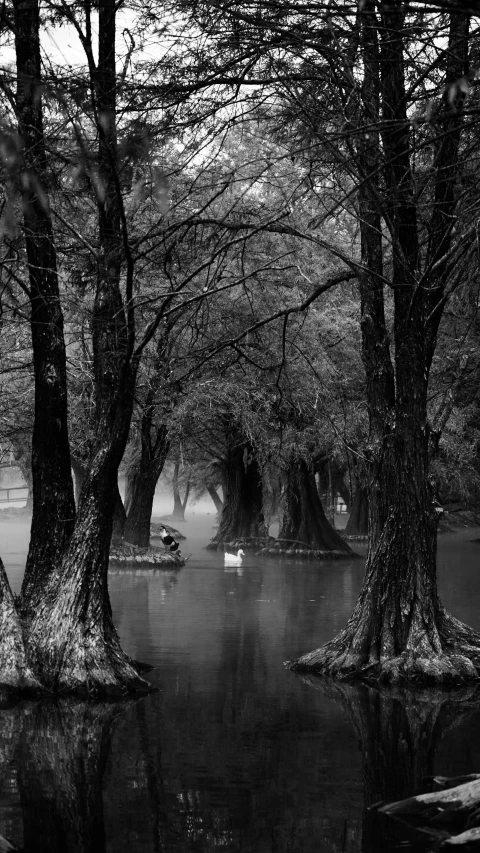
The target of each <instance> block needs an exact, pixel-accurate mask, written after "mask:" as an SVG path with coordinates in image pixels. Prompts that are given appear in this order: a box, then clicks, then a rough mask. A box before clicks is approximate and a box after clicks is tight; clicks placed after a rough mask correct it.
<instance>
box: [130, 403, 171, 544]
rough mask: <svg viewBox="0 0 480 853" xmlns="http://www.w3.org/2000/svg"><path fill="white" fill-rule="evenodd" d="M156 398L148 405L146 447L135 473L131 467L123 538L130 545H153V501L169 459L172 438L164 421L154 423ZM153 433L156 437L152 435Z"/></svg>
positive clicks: (144, 431)
mask: <svg viewBox="0 0 480 853" xmlns="http://www.w3.org/2000/svg"><path fill="white" fill-rule="evenodd" d="M152 417H153V398H152V400H151V401H150V402H148V404H147V405H146V406H145V409H144V415H143V418H142V427H141V435H142V448H141V454H140V457H139V458H138V463H137V467H136V469H135V472H133V471H132V468H130V470H129V482H130V484H131V492H130V495H131V496H130V499H129V508H128V514H127V520H126V523H125V528H124V531H123V537H124V539H125V541H126V542H128V543H129V544H130V545H135V546H136V547H138V548H148V546H149V545H150V522H151V518H152V509H153V500H154V497H155V487H156V485H157V482H158V478H159V477H160V474H161V473H162V471H163V466H164V465H165V460H166V458H167V454H168V449H169V441H168V430H167V427H166V426H165V425H164V424H161V425H160V426H158V427H156V428H154V427H153V425H152ZM152 432H153V436H152Z"/></svg>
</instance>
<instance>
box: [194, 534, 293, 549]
mask: <svg viewBox="0 0 480 853" xmlns="http://www.w3.org/2000/svg"><path fill="white" fill-rule="evenodd" d="M275 541H276V540H275V539H274V538H273V536H239V537H238V538H237V539H228V540H224V541H220V542H217V541H216V540H215V539H212V541H211V542H209V543H208V545H206V546H205V550H207V551H227V550H228V551H238V549H239V548H242V549H243V550H244V551H257V550H258V549H259V548H265V547H267V545H271V544H272V543H273V542H275Z"/></svg>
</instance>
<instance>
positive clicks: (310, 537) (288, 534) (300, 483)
mask: <svg viewBox="0 0 480 853" xmlns="http://www.w3.org/2000/svg"><path fill="white" fill-rule="evenodd" d="M283 501H284V513H283V520H282V526H281V528H280V532H279V534H278V538H279V541H281V540H287V541H290V542H299V543H302V544H304V545H307V546H309V547H310V548H313V549H315V550H319V551H344V552H345V554H351V553H352V551H351V548H350V547H349V546H348V545H347V543H346V542H345V540H344V539H342V537H341V536H340V535H339V534H338V533H337V531H336V530H335V529H334V528H333V527H332V525H331V524H330V522H329V521H328V519H327V518H326V516H325V513H324V511H323V506H322V502H321V500H320V496H319V494H318V489H317V484H316V482H315V474H314V472H313V470H311V469H310V468H309V466H308V463H307V462H306V460H305V459H302V458H292V459H291V460H290V464H289V466H288V469H287V471H286V472H285V488H284V495H283Z"/></svg>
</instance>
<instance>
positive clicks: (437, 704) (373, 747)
mask: <svg viewBox="0 0 480 853" xmlns="http://www.w3.org/2000/svg"><path fill="white" fill-rule="evenodd" d="M297 677H299V678H300V679H301V680H302V681H304V682H305V683H306V684H308V685H309V686H310V687H312V688H314V689H316V690H318V691H320V692H321V693H324V694H325V695H328V696H331V697H332V698H334V699H335V701H337V702H338V703H339V704H340V705H341V707H342V708H343V709H344V710H345V711H346V713H347V714H348V716H349V718H350V719H351V721H352V723H353V725H354V728H355V731H356V733H357V737H358V743H359V748H360V752H361V754H362V760H363V783H364V814H363V821H362V845H361V851H362V853H378V851H379V850H382V851H394V850H398V849H399V848H405V847H408V849H409V850H411V851H413V850H415V851H422V850H426V849H429V850H430V849H431V848H432V846H433V844H434V842H435V840H436V838H435V834H434V833H433V832H432V835H431V836H429V835H425V834H424V832H419V831H418V830H417V829H416V828H415V821H413V824H412V825H411V826H410V825H408V823H406V822H404V821H400V820H392V819H391V818H386V817H385V816H383V815H382V814H381V813H378V812H377V811H376V809H375V808H371V807H372V806H374V804H377V805H378V804H379V803H380V802H383V803H392V802H396V801H398V800H403V799H406V798H408V797H412V796H415V795H417V794H421V793H426V792H428V791H431V790H432V788H433V780H434V775H435V764H436V762H435V759H436V753H437V750H438V748H439V745H440V742H441V740H442V739H443V738H444V737H445V736H446V734H447V733H448V732H449V730H450V729H452V728H456V727H458V726H459V725H461V723H462V722H463V723H464V722H465V721H466V720H467V719H468V718H471V719H472V720H473V719H474V717H475V715H476V716H478V706H479V699H480V688H478V686H476V685H475V686H471V687H466V688H465V687H464V688H461V689H457V690H450V691H449V690H437V689H424V690H422V689H419V688H417V689H405V688H403V689H398V688H393V689H392V688H379V687H371V686H365V685H353V684H346V683H342V682H338V681H329V680H327V679H320V678H315V676H304V675H303V676H300V675H299V676H297Z"/></svg>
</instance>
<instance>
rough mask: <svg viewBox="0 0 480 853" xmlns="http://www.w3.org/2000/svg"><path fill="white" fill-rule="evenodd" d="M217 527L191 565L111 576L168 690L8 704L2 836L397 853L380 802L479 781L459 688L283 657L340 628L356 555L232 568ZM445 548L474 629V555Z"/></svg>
mask: <svg viewBox="0 0 480 853" xmlns="http://www.w3.org/2000/svg"><path fill="white" fill-rule="evenodd" d="M210 523H211V520H210V521H209V523H208V524H206V523H205V520H204V519H203V520H202V519H198V521H196V522H195V524H192V525H191V526H190V525H189V524H187V525H186V527H185V532H186V533H187V535H188V551H191V552H192V557H191V559H190V560H189V561H188V563H187V565H186V566H185V567H184V568H183V569H181V571H180V572H177V571H174V572H172V571H171V570H168V571H164V570H161V569H154V570H151V569H136V568H129V569H123V568H115V569H113V570H112V572H110V573H109V586H110V593H111V599H112V607H113V612H114V618H115V623H116V625H117V627H118V629H119V632H120V635H121V639H122V643H123V645H124V647H125V648H126V650H127V651H128V653H129V654H131V655H132V657H134V658H136V659H139V660H143V661H146V662H148V663H150V664H152V665H154V666H155V667H156V669H155V670H154V671H153V672H152V673H149V674H148V678H149V679H150V680H151V681H152V682H153V684H154V685H155V686H156V687H157V688H158V692H157V693H155V694H153V695H151V696H148V697H145V698H142V699H141V700H139V701H138V702H133V703H129V704H126V705H125V704H123V703H120V704H119V705H106V706H103V705H101V706H95V705H89V704H82V703H75V702H74V703H71V702H61V703H45V702H43V703H38V704H36V705H22V706H19V707H18V708H13V709H12V708H10V709H8V708H7V709H3V710H0V785H1V792H0V834H2V835H5V836H6V837H8V838H10V839H11V840H12V841H14V842H15V843H17V844H18V845H20V846H23V844H24V843H25V849H26V850H32V845H33V850H35V851H41V853H43V851H46V850H49V851H50V853H51V851H53V853H56V851H59V850H62V853H69V851H74V853H77V851H81V853H84V851H85V853H86V851H87V850H92V853H93V851H94V850H95V851H96V850H100V851H101V850H102V849H104V850H108V851H115V853H127V851H128V853H131V851H132V850H134V851H135V853H153V851H162V852H163V853H204V851H205V853H207V851H212V850H214V849H215V848H220V849H223V850H226V851H229V853H237V851H238V853H267V851H268V853H272V851H275V853H362V851H363V853H373V851H375V853H380V851H382V853H389V851H392V853H393V850H394V849H398V847H397V845H400V844H403V842H404V841H405V839H406V836H405V834H404V831H403V828H401V830H400V829H399V830H398V833H399V834H395V833H396V832H397V830H395V831H394V830H393V829H392V826H391V824H390V823H388V826H385V825H383V826H382V825H380V822H379V821H378V819H377V817H376V816H375V814H373V813H372V812H370V811H368V810H367V806H368V805H369V804H371V803H372V802H374V801H376V800H380V799H389V800H392V799H393V800H395V799H398V798H401V797H403V796H406V795H409V794H411V793H413V792H414V791H415V790H420V789H421V790H426V788H425V786H423V787H420V786H421V785H423V783H422V777H423V776H424V775H427V776H428V775H432V774H433V773H436V774H443V775H446V776H455V775H462V774H464V773H468V772H475V771H477V772H478V771H479V770H480V739H479V738H478V735H477V732H478V730H479V727H480V709H479V710H478V711H477V710H476V706H475V703H474V708H473V709H472V707H471V706H472V701H471V700H470V699H469V698H468V697H466V696H465V695H464V696H463V697H462V702H459V701H457V704H455V701H456V700H455V696H458V695H459V694H451V695H448V696H447V697H445V696H443V695H439V696H435V697H434V696H433V694H429V698H428V701H427V697H425V696H423V694H418V693H414V694H411V695H410V694H404V695H400V694H398V695H395V694H393V693H390V694H388V695H387V694H385V693H379V692H378V691H375V690H373V688H365V687H358V688H353V687H348V686H345V685H341V686H340V687H338V689H337V688H335V689H334V690H333V689H325V685H324V686H323V687H322V689H321V690H317V689H312V686H311V685H310V684H309V683H306V682H305V681H302V680H301V679H299V677H298V676H295V675H294V674H293V673H291V672H288V671H286V670H285V669H284V667H283V661H284V660H285V659H287V658H292V657H296V656H298V655H299V654H301V653H302V652H305V651H308V650H309V649H312V648H315V647H316V646H318V645H320V644H321V643H322V642H324V641H326V640H328V639H330V638H331V637H332V636H333V635H334V634H335V633H336V632H337V631H338V630H339V629H340V628H341V627H343V625H344V624H345V622H346V620H347V618H348V617H349V615H350V613H351V610H352V608H353V605H354V603H355V600H356V597H357V594H358V591H359V588H360V585H361V582H362V576H363V567H362V564H361V561H359V560H355V561H351V562H350V561H348V560H345V561H344V560H341V561H338V562H335V563H333V564H332V563H328V562H324V563H314V564H307V565H305V564H303V563H301V562H296V561H289V560H283V561H276V560H270V559H268V560H261V559H259V558H256V557H255V556H254V555H252V554H250V553H249V554H248V555H247V556H246V557H245V558H244V561H243V564H242V566H241V567H236V566H235V567H225V566H224V563H223V554H216V553H215V552H206V551H204V550H203V544H206V543H207V542H208V540H209V538H210V536H211V528H210V526H209V525H210ZM14 533H15V535H16V531H14ZM473 535H474V534H473V533H472V532H470V533H469V536H470V538H472V537H473ZM477 535H478V534H477ZM2 541H3V540H2ZM7 541H8V542H9V543H10V544H9V547H8V548H7V551H9V552H10V554H9V555H8V556H7V570H8V571H9V576H10V578H13V581H14V584H17V585H18V584H19V583H20V581H21V577H20V575H19V574H18V572H17V570H18V567H19V566H20V565H21V559H20V556H19V555H17V554H16V553H13V552H14V551H15V548H16V547H17V544H16V541H17V540H16V539H15V538H12V539H10V540H7ZM441 547H442V549H443V550H442V551H441V555H440V586H441V590H442V595H443V597H444V599H445V602H446V604H447V606H449V607H450V608H451V609H452V610H453V612H454V614H455V615H456V616H459V617H460V618H463V619H465V621H467V622H469V623H470V624H473V625H474V626H475V627H477V628H479V627H480V625H478V624H476V623H478V619H479V618H480V617H479V613H480V587H479V584H478V582H477V578H478V554H479V553H480V551H479V550H478V546H472V545H471V544H470V543H468V542H467V541H465V537H464V538H462V536H460V537H456V538H451V539H449V540H447V541H446V542H445V545H442V546H441ZM12 554H13V557H14V559H12ZM9 560H10V565H8V563H9ZM464 711H466V712H467V713H466V714H464ZM452 720H454V722H455V725H453V726H452Z"/></svg>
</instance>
